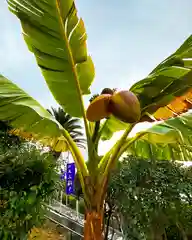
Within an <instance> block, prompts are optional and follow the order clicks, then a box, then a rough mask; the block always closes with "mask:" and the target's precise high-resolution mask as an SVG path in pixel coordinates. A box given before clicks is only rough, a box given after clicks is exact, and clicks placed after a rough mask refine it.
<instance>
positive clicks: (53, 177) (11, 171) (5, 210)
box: [0, 147, 58, 240]
mask: <svg viewBox="0 0 192 240" xmlns="http://www.w3.org/2000/svg"><path fill="white" fill-rule="evenodd" d="M54 169H55V161H54V159H53V157H52V156H51V155H50V154H48V153H44V154H40V152H39V151H38V150H36V149H35V148H32V149H29V148H28V147H22V148H20V149H18V148H13V147H12V148H11V149H10V150H8V151H6V152H5V151H4V150H2V149H1V152H0V199H1V204H0V213H1V218H0V239H10V240H13V239H14V240H17V239H18V240H23V239H27V235H28V232H29V231H30V230H31V229H32V228H33V227H34V226H38V225H39V224H41V223H42V220H43V219H44V211H45V208H44V207H43V203H44V202H46V201H47V200H49V199H50V197H51V196H52V195H53V193H54V190H55V189H56V183H57V179H58V176H57V173H56V171H55V170H54Z"/></svg>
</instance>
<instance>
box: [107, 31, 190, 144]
mask: <svg viewBox="0 0 192 240" xmlns="http://www.w3.org/2000/svg"><path fill="white" fill-rule="evenodd" d="M191 59H192V35H191V36H190V37H189V38H188V39H187V40H186V41H185V42H184V43H183V44H182V46H181V47H180V48H179V49H178V50H177V51H176V52H175V53H174V54H172V55H171V56H170V57H168V58H167V59H165V60H164V61H163V62H162V63H160V64H159V65H158V66H157V67H156V68H155V69H154V70H153V71H152V72H151V73H150V74H149V75H148V76H147V78H145V79H143V80H141V81H139V82H137V83H135V84H134V85H133V86H132V87H131V88H130V91H132V92H134V93H135V94H136V95H137V97H138V99H139V101H140V104H141V110H142V118H141V121H152V119H151V118H150V117H148V115H149V114H150V115H153V117H154V118H155V119H157V120H163V119H164V120H166V119H168V118H171V117H175V116H177V115H179V114H181V113H183V112H186V111H188V110H189V109H191V108H192V60H191ZM146 113H147V115H146ZM117 122H118V128H117V127H116V123H115V121H114V118H111V119H108V120H107V123H106V124H105V125H106V126H105V128H104V129H103V136H104V137H103V139H110V138H111V136H112V135H113V133H114V132H116V131H119V130H123V129H125V128H126V124H123V123H122V124H121V129H119V126H120V123H119V120H117Z"/></svg>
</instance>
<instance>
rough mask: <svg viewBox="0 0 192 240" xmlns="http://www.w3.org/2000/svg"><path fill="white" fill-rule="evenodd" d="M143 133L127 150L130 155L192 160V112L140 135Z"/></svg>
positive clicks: (158, 158)
mask: <svg viewBox="0 0 192 240" xmlns="http://www.w3.org/2000/svg"><path fill="white" fill-rule="evenodd" d="M142 133H144V135H143V136H142V137H141V138H140V139H138V140H136V141H135V142H134V144H132V145H131V146H130V147H129V148H128V149H127V152H128V154H131V155H134V156H138V157H144V158H150V159H151V158H154V159H156V160H185V161H187V160H192V112H188V113H184V114H182V115H180V116H178V117H176V118H171V119H168V120H166V121H164V122H162V123H159V124H156V125H153V126H152V127H151V128H149V129H147V130H145V131H142V132H140V133H139V134H142ZM128 141H129V140H127V142H126V143H125V144H124V146H126V144H127V143H128Z"/></svg>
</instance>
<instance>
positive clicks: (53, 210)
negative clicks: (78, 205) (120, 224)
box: [46, 200, 123, 240]
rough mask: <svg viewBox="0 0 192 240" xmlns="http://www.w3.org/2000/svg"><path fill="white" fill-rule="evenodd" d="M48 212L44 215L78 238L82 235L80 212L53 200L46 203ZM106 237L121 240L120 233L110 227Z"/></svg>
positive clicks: (81, 216)
mask: <svg viewBox="0 0 192 240" xmlns="http://www.w3.org/2000/svg"><path fill="white" fill-rule="evenodd" d="M46 207H47V208H48V210H49V211H48V212H47V215H46V217H47V218H48V219H50V220H51V221H53V222H55V223H57V224H59V225H60V226H62V227H64V228H65V229H67V230H69V231H71V232H72V233H74V234H75V235H77V236H79V237H80V238H82V237H83V226H84V215H83V214H80V213H78V214H77V212H76V211H75V210H74V209H71V208H69V207H67V206H66V205H64V204H62V203H61V202H58V201H56V200H54V201H53V202H52V203H51V205H46ZM108 239H113V240H122V239H123V237H122V234H121V233H120V232H119V231H117V230H115V229H112V228H109V236H108Z"/></svg>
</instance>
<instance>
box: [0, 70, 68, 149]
mask: <svg viewBox="0 0 192 240" xmlns="http://www.w3.org/2000/svg"><path fill="white" fill-rule="evenodd" d="M0 120H1V121H5V122H6V123H8V125H10V126H12V130H11V133H13V134H14V135H18V136H20V137H23V138H24V139H27V140H31V141H33V140H34V141H35V142H36V141H37V142H39V143H40V144H43V145H45V146H49V147H51V148H52V149H53V150H55V151H58V152H61V151H67V150H68V145H67V141H66V140H65V138H64V136H63V134H62V130H63V127H62V126H61V125H60V124H59V123H58V122H57V121H56V120H55V119H54V118H53V116H52V115H51V114H50V113H49V112H48V111H47V110H45V109H44V108H43V107H42V106H41V105H40V104H39V103H38V102H37V101H36V100H34V99H33V98H32V97H30V96H29V95H28V94H27V93H25V92H24V91H23V90H22V89H20V88H19V87H17V85H15V84H14V83H12V82H11V81H9V80H8V79H7V78H5V77H4V76H2V75H0Z"/></svg>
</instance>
